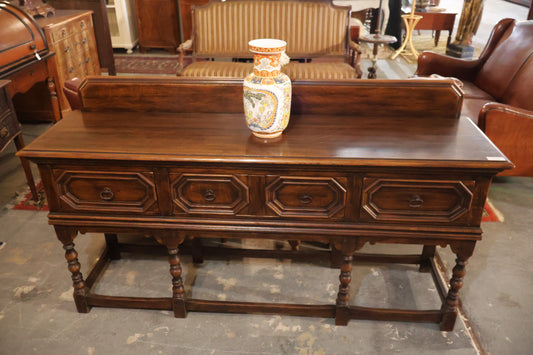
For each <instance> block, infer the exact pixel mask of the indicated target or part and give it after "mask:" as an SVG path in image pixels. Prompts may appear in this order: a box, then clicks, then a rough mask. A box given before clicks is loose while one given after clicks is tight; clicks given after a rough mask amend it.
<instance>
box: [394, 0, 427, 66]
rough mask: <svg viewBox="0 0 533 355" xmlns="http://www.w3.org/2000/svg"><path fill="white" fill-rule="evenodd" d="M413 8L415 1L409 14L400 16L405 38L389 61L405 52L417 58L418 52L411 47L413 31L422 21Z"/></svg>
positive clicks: (413, 0)
mask: <svg viewBox="0 0 533 355" xmlns="http://www.w3.org/2000/svg"><path fill="white" fill-rule="evenodd" d="M415 8H416V0H412V3H411V12H410V13H409V14H404V15H402V20H403V23H404V25H405V37H404V38H403V41H402V45H401V46H400V48H398V49H397V50H396V52H394V54H393V55H392V56H391V59H396V57H397V56H399V55H400V54H401V53H402V52H405V53H406V54H412V55H413V56H415V57H418V51H417V50H416V49H415V46H414V45H413V31H414V29H415V28H416V25H417V24H418V22H419V21H420V20H421V19H422V16H421V15H416V14H415ZM407 45H409V49H410V52H411V53H408V52H407V48H406V47H407Z"/></svg>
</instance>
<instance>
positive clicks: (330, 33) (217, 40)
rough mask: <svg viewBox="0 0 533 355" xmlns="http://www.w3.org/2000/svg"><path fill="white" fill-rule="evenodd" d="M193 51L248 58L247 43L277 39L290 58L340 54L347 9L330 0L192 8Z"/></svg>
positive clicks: (241, 1) (234, 1) (232, 1)
mask: <svg viewBox="0 0 533 355" xmlns="http://www.w3.org/2000/svg"><path fill="white" fill-rule="evenodd" d="M192 16H193V37H194V41H193V52H194V54H196V55H198V56H207V57H241V58H243V57H251V53H250V52H249V50H248V42H249V41H250V40H252V39H257V38H277V39H282V40H284V41H286V42H287V54H288V55H289V56H290V57H293V58H309V57H314V56H324V55H344V54H346V51H347V48H348V21H349V16H350V7H342V6H334V5H332V4H331V2H330V1H316V0H315V1H298V0H288V1H287V0H283V1H275V0H274V1H250V0H248V1H247V0H227V1H225V2H213V1H211V2H210V3H209V4H207V5H205V6H202V7H197V8H193V15H192Z"/></svg>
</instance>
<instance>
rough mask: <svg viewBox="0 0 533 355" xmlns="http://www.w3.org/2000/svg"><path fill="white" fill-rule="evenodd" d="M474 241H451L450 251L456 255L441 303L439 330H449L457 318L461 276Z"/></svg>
mask: <svg viewBox="0 0 533 355" xmlns="http://www.w3.org/2000/svg"><path fill="white" fill-rule="evenodd" d="M475 245H476V242H455V243H451V244H450V247H451V248H452V251H453V252H454V253H455V254H456V255H457V259H455V267H454V268H453V272H452V278H451V280H450V289H449V291H448V295H447V296H446V299H445V300H444V303H443V304H442V309H441V312H442V320H441V323H440V330H442V331H451V330H453V327H454V325H455V321H456V319H457V313H458V311H457V307H458V305H459V290H460V289H461V287H463V278H464V276H465V274H466V270H465V267H466V264H467V261H468V259H469V258H470V257H471V256H472V253H473V252H474V246H475Z"/></svg>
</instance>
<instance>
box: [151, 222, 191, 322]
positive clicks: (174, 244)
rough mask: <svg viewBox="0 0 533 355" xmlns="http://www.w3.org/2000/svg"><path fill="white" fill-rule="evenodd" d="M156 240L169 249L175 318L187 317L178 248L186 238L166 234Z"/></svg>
mask: <svg viewBox="0 0 533 355" xmlns="http://www.w3.org/2000/svg"><path fill="white" fill-rule="evenodd" d="M156 239H157V240H158V241H159V242H160V243H162V244H164V245H165V246H166V247H167V249H168V263H169V264H170V275H172V309H173V311H174V317H176V318H185V317H187V309H186V307H185V289H184V288H183V280H182V278H181V274H182V272H183V271H182V269H181V263H180V259H179V257H178V246H179V245H180V244H181V243H183V240H184V239H185V236H180V235H179V234H178V233H177V232H166V233H163V235H162V236H160V237H156Z"/></svg>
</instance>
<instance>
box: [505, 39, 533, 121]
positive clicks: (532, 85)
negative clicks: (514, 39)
mask: <svg viewBox="0 0 533 355" xmlns="http://www.w3.org/2000/svg"><path fill="white" fill-rule="evenodd" d="M531 40H532V41H533V39H531ZM532 94H533V52H532V53H530V55H529V58H528V59H527V61H526V62H525V63H524V65H523V66H522V67H521V68H520V70H519V71H518V73H517V74H516V75H515V77H514V78H513V80H512V81H511V83H510V84H509V87H508V88H507V91H506V92H505V95H504V96H503V100H502V103H504V104H508V105H511V106H515V107H519V108H523V109H526V110H530V111H533V99H532V97H531V95H532Z"/></svg>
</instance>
